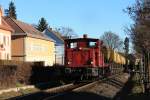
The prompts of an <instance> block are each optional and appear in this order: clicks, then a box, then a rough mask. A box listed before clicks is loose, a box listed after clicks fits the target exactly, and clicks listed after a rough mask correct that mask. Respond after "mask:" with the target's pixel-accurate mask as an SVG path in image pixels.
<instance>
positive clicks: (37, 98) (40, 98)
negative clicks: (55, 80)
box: [8, 74, 120, 100]
mask: <svg viewBox="0 0 150 100" xmlns="http://www.w3.org/2000/svg"><path fill="white" fill-rule="evenodd" d="M117 75H120V74H117ZM117 75H112V76H110V77H108V78H103V79H100V80H97V81H94V82H90V83H79V84H73V83H71V84H67V85H63V86H60V87H55V88H51V89H47V90H42V91H40V92H36V93H31V94H27V95H23V96H18V97H14V98H10V99H8V100H51V99H54V98H56V97H58V96H61V95H65V94H67V93H68V92H78V91H80V90H84V89H88V88H90V87H93V86H95V85H96V84H98V83H101V82H103V81H105V80H107V79H110V78H113V77H116V76H117Z"/></svg>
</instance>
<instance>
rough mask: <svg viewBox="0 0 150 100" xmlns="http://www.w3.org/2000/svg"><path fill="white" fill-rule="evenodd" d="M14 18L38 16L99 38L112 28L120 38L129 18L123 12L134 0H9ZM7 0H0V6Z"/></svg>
mask: <svg viewBox="0 0 150 100" xmlns="http://www.w3.org/2000/svg"><path fill="white" fill-rule="evenodd" d="M13 1H14V2H15V5H16V11H17V15H18V19H19V20H21V21H24V22H27V23H30V24H37V23H38V21H39V19H40V18H41V17H44V18H46V20H47V21H48V23H49V25H50V26H51V27H53V28H55V27H60V26H64V27H71V28H72V29H74V31H75V32H76V33H77V34H78V35H79V36H81V35H82V34H84V33H87V34H88V35H89V36H90V37H96V38H99V37H100V35H102V34H103V33H104V32H105V31H112V32H115V33H117V34H119V35H120V36H121V38H123V39H124V37H125V36H126V34H125V33H124V31H123V30H124V26H129V25H130V24H131V23H132V20H131V19H130V18H129V16H128V15H127V14H125V13H124V12H123V9H125V8H126V7H127V6H128V5H131V4H133V2H134V0H13ZM9 2H10V0H0V4H1V5H2V7H3V8H4V9H6V8H8V4H9Z"/></svg>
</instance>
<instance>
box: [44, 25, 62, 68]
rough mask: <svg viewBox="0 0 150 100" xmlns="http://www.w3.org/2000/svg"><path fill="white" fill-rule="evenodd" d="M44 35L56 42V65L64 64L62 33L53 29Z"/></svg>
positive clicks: (46, 31) (47, 30)
mask: <svg viewBox="0 0 150 100" xmlns="http://www.w3.org/2000/svg"><path fill="white" fill-rule="evenodd" d="M43 34H44V35H45V36H46V37H48V38H49V39H51V40H53V41H54V42H55V53H56V54H55V64H60V65H63V64H64V40H63V38H62V36H61V34H60V33H58V32H55V31H53V30H52V29H51V28H49V29H46V30H45V31H44V32H43Z"/></svg>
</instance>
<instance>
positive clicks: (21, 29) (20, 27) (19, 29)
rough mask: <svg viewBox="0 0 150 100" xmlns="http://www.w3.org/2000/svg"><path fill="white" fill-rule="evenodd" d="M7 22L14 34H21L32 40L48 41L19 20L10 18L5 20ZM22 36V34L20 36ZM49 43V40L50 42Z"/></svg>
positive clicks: (41, 34) (30, 26)
mask: <svg viewBox="0 0 150 100" xmlns="http://www.w3.org/2000/svg"><path fill="white" fill-rule="evenodd" d="M5 19H6V20H7V22H8V23H9V24H10V25H11V27H12V28H13V29H14V30H15V33H14V35H15V34H17V35H18V34H19V33H23V34H24V35H26V36H30V37H33V38H39V39H44V40H50V39H49V38H47V37H46V36H45V35H44V34H43V33H41V32H40V31H38V30H37V29H35V28H34V27H33V26H32V25H30V24H27V23H24V22H22V21H19V20H15V19H13V18H10V17H6V18H5ZM20 35H22V34H20ZM50 41H51V40H50Z"/></svg>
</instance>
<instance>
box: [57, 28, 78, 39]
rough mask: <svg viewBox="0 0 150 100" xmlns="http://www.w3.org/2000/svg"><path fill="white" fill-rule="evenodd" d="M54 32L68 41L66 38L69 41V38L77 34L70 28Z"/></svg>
mask: <svg viewBox="0 0 150 100" xmlns="http://www.w3.org/2000/svg"><path fill="white" fill-rule="evenodd" d="M55 31H56V32H59V33H61V34H62V36H63V37H64V38H65V39H68V38H69V39H71V38H75V37H77V34H76V33H75V31H74V30H73V29H72V28H70V27H60V28H56V29H55Z"/></svg>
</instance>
